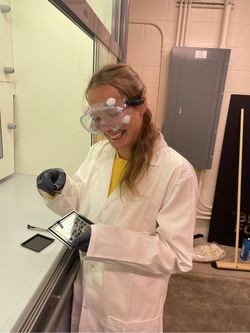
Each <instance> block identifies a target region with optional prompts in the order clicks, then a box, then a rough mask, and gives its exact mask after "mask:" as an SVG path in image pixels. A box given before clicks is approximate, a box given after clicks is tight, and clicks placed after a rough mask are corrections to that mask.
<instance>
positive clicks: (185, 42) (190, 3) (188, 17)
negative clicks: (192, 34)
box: [183, 0, 192, 46]
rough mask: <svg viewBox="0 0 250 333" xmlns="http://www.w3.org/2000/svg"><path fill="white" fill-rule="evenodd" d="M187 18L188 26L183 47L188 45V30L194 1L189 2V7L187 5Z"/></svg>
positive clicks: (189, 0)
mask: <svg viewBox="0 0 250 333" xmlns="http://www.w3.org/2000/svg"><path fill="white" fill-rule="evenodd" d="M187 6H188V7H187V18H186V26H185V30H184V43H183V45H184V46H185V45H186V44H187V35H188V28H189V22H190V14H191V9H192V0H188V5H187Z"/></svg>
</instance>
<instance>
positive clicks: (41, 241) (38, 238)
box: [21, 234, 54, 252]
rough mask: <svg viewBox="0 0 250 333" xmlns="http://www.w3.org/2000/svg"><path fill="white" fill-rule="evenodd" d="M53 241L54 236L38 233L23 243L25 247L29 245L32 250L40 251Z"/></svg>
mask: <svg viewBox="0 0 250 333" xmlns="http://www.w3.org/2000/svg"><path fill="white" fill-rule="evenodd" d="M52 242H54V239H53V238H50V237H47V236H44V235H40V234H36V235H35V236H33V237H31V238H29V239H27V240H26V241H25V242H23V243H22V244H21V245H22V246H24V247H27V248H28V249H30V250H33V251H36V252H40V251H42V250H43V249H44V248H45V247H47V246H48V245H50V244H51V243H52Z"/></svg>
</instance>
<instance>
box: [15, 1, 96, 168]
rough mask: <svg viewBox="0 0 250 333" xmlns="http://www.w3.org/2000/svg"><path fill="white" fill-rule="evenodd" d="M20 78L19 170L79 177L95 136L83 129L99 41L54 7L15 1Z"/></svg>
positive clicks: (17, 108) (17, 150)
mask: <svg viewBox="0 0 250 333" xmlns="http://www.w3.org/2000/svg"><path fill="white" fill-rule="evenodd" d="M11 3H12V9H11V11H12V25H13V50H14V52H13V60H14V66H15V77H16V93H15V106H16V107H15V110H16V122H17V131H16V171H17V172H19V173H24V174H38V173H39V172H41V171H42V170H43V169H45V168H50V167H61V168H63V169H65V170H66V171H67V172H69V173H73V172H74V171H75V170H76V169H77V168H78V166H79V165H80V163H81V162H82V161H83V159H84V158H85V155H86V154H87V151H88V150H89V147H90V143H91V136H90V134H89V133H88V132H86V131H85V130H84V129H83V128H82V127H81V125H80V122H79V118H80V116H81V109H82V106H83V95H84V90H85V87H86V85H87V82H88V80H89V79H90V77H91V75H92V71H93V41H92V39H91V38H90V37H88V36H87V35H86V34H85V33H84V32H83V31H82V30H80V29H79V28H78V27H77V26H76V25H75V24H74V23H72V22H71V21H70V20H69V19H68V18H67V17H66V16H65V15H63V14H62V13H61V12H60V11H59V10H58V9H57V8H55V7H54V6H53V5H52V4H51V3H49V2H48V1H44V0H36V1H34V0H22V1H20V0H11Z"/></svg>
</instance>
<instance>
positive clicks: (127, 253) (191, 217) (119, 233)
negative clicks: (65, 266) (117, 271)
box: [85, 170, 197, 274]
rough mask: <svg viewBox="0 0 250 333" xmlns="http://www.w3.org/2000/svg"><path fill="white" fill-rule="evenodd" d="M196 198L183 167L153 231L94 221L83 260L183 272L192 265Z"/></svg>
mask: <svg viewBox="0 0 250 333" xmlns="http://www.w3.org/2000/svg"><path fill="white" fill-rule="evenodd" d="M196 201H197V181H196V176H195V173H194V172H191V173H190V170H188V171H184V172H183V173H182V175H181V176H180V179H179V180H178V182H177V183H176V185H175V186H174V187H173V189H172V193H168V195H166V199H165V201H164V202H163V204H162V207H161V209H160V211H159V213H158V215H157V224H158V228H157V230H156V234H155V235H148V234H145V233H140V232H137V231H133V230H129V229H126V228H121V227H116V226H110V225H96V226H92V235H91V240H90V245H89V249H88V252H87V255H86V257H85V260H88V259H89V260H94V261H95V260H96V261H103V262H106V263H117V264H122V265H125V266H127V268H129V267H130V268H131V269H136V270H138V271H139V272H142V273H143V272H147V273H151V274H166V273H167V274H168V273H175V272H179V271H182V272H186V271H189V270H190V269H191V268H192V256H193V234H194V225H195V211H196Z"/></svg>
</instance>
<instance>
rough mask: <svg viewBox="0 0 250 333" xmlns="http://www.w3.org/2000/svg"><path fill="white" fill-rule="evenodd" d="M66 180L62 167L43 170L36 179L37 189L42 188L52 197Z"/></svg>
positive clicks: (58, 191)
mask: <svg viewBox="0 0 250 333" xmlns="http://www.w3.org/2000/svg"><path fill="white" fill-rule="evenodd" d="M65 182H66V173H65V172H64V170H62V169H57V168H55V169H47V170H44V171H43V172H42V173H41V174H40V175H39V176H38V177H37V180H36V186H37V188H38V190H42V191H44V192H46V193H48V194H49V195H51V196H52V197H54V196H55V195H56V194H58V193H60V191H61V190H62V188H63V186H64V185H65Z"/></svg>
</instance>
